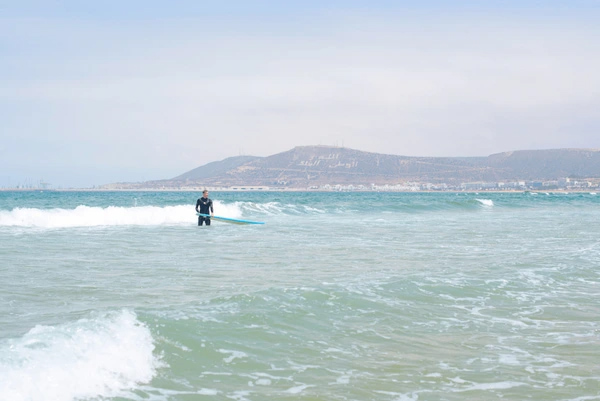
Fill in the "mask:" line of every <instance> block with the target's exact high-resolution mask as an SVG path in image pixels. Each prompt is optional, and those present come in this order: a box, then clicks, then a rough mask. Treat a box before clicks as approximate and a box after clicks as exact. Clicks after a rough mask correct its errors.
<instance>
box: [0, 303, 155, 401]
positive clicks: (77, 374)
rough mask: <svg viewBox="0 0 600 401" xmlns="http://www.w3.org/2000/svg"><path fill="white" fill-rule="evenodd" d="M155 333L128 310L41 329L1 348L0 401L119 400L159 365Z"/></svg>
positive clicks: (142, 381) (34, 330)
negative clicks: (118, 396) (117, 398)
mask: <svg viewBox="0 0 600 401" xmlns="http://www.w3.org/2000/svg"><path fill="white" fill-rule="evenodd" d="M153 351H154V340H153V338H152V335H151V333H150V330H149V329H148V328H147V327H146V326H145V325H144V324H143V323H140V322H139V321H138V320H137V317H136V315H135V313H133V312H131V311H128V310H123V311H120V312H111V313H105V314H101V315H98V316H96V317H94V318H89V319H81V320H78V321H76V322H72V323H67V324H64V325H60V326H36V327H34V328H33V329H31V330H30V331H29V332H28V333H26V334H25V335H24V336H23V337H21V338H18V339H12V340H8V342H7V343H6V342H5V343H1V342H0V355H2V358H1V359H0V378H2V379H1V380H0V398H2V397H6V398H2V399H6V400H13V401H26V400H55V401H71V400H76V399H82V398H83V399H87V398H97V397H114V396H117V395H119V394H122V393H123V392H124V391H127V390H132V389H134V388H135V387H136V385H137V384H138V383H147V382H149V381H150V380H151V379H152V378H153V377H154V375H155V374H156V368H158V367H159V366H160V361H159V360H158V359H157V358H156V357H155V356H154V355H153Z"/></svg>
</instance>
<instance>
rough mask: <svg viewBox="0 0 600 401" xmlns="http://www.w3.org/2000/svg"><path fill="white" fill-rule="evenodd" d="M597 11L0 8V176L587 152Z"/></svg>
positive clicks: (512, 7) (400, 4) (540, 7)
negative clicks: (291, 160) (340, 149)
mask: <svg viewBox="0 0 600 401" xmlns="http://www.w3.org/2000/svg"><path fill="white" fill-rule="evenodd" d="M540 3H542V4H540ZM598 20H600V3H599V2H598V1H572V2H564V1H561V2H559V1H545V2H539V1H502V2H500V1H490V2H481V1H459V2H446V1H412V2H409V1H369V2H367V1H352V0H349V1H328V2H322V1H303V2H275V1H231V2H225V3H222V4H218V2H204V1H191V0H190V1H172V2H164V1H128V2H121V1H104V2H81V1H62V2H54V1H52V2H50V1H44V2H42V1H27V0H25V1H19V2H17V1H14V2H13V4H10V3H8V2H4V3H2V4H1V5H0V60H2V62H0V187H4V186H9V185H17V184H24V183H27V182H32V183H36V182H37V181H39V180H40V179H44V180H46V181H48V182H50V183H52V184H53V185H54V187H59V186H62V187H70V186H91V185H99V184H104V183H109V182H115V181H141V180H149V179H161V178H170V177H173V176H176V175H179V174H181V173H183V172H185V171H188V170H191V169H193V168H195V167H198V166H200V165H202V164H205V163H208V162H211V161H215V160H221V159H224V158H226V157H229V156H236V155H239V154H250V155H255V156H268V155H271V154H275V153H279V152H283V151H286V150H289V149H291V148H293V147H294V146H299V145H319V144H320V145H337V146H346V147H350V148H354V149H359V150H364V151H371V152H378V153H389V154H397V155H407V156H487V155H489V154H492V153H497V152H503V151H510V150H518V149H548V148H565V147H569V148H574V147H593V148H598V147H600V145H599V140H598V138H599V137H600V135H599V134H598V133H599V131H600V113H599V112H598V110H600V74H599V73H598V71H600V26H599V24H598V23H597V21H598Z"/></svg>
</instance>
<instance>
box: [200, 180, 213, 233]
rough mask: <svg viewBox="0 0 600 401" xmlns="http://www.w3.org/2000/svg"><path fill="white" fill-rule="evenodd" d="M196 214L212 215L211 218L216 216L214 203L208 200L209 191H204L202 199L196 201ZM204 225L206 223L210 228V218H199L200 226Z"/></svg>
mask: <svg viewBox="0 0 600 401" xmlns="http://www.w3.org/2000/svg"><path fill="white" fill-rule="evenodd" d="M196 212H198V213H201V214H210V215H211V216H212V215H213V214H214V212H215V211H214V209H213V201H212V200H211V199H209V198H208V190H206V189H205V190H204V191H202V198H198V200H197V201H196ZM202 223H206V225H207V226H210V217H204V216H198V225H199V226H201V225H202Z"/></svg>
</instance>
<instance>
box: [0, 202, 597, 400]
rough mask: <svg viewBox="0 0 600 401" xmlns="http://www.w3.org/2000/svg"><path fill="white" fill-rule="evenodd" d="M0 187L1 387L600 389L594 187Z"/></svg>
mask: <svg viewBox="0 0 600 401" xmlns="http://www.w3.org/2000/svg"><path fill="white" fill-rule="evenodd" d="M199 196H200V193H197V194H196V193H185V192H53V191H45V192H0V275H1V276H0V277H2V279H1V280H0V400H7V401H25V400H36V401H38V400H50V401H53V400H56V401H75V400H111V401H112V400H114V401H117V400H118V401H122V400H173V401H175V400H181V401H183V400H204V399H206V400H239V401H242V400H254V401H259V400H382V401H406V400H432V401H433V400H467V399H469V400H493V399H502V400H525V399H529V400H581V401H583V400H600V362H599V361H600V296H599V294H600V225H599V222H600V198H599V197H598V196H597V195H596V194H595V193H593V192H592V193H571V194H564V193H557V194H552V193H548V194H546V193H481V194H475V193H370V192H369V193H315V192H308V193H303V192H297V193H287V192H286V193H283V192H264V193H259V192H245V193H235V192H212V193H211V198H212V199H213V200H214V202H215V214H218V215H222V216H225V217H233V218H241V219H246V220H257V221H264V222H266V224H265V225H255V226H251V225H249V226H238V225H230V224H226V223H220V222H213V225H212V226H210V227H197V226H196V216H195V211H194V206H195V202H196V199H197V198H198V197H199Z"/></svg>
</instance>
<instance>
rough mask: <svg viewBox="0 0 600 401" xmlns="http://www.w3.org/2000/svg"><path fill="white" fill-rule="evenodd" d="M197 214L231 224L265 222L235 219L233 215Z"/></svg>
mask: <svg viewBox="0 0 600 401" xmlns="http://www.w3.org/2000/svg"><path fill="white" fill-rule="evenodd" d="M196 214H197V215H198V216H202V217H210V218H211V220H216V221H222V222H224V223H231V224H265V223H264V222H262V221H252V220H241V219H233V218H231V217H222V216H211V215H210V214H202V213H196Z"/></svg>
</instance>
